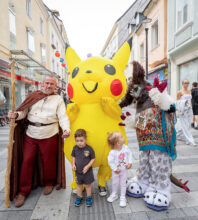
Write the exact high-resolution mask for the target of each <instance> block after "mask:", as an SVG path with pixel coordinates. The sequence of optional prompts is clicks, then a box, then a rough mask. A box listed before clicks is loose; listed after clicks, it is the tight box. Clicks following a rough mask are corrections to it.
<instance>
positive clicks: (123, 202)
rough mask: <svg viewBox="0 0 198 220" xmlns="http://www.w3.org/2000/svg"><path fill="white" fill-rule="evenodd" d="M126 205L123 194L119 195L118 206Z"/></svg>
mask: <svg viewBox="0 0 198 220" xmlns="http://www.w3.org/2000/svg"><path fill="white" fill-rule="evenodd" d="M125 206H126V198H125V196H120V207H125Z"/></svg>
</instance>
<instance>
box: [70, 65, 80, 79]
mask: <svg viewBox="0 0 198 220" xmlns="http://www.w3.org/2000/svg"><path fill="white" fill-rule="evenodd" d="M78 71H79V68H78V67H76V68H75V69H74V70H73V72H72V78H74V77H75V76H76V75H77V74H78Z"/></svg>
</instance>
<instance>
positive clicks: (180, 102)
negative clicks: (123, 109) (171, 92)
mask: <svg viewBox="0 0 198 220" xmlns="http://www.w3.org/2000/svg"><path fill="white" fill-rule="evenodd" d="M182 87H183V89H182V90H181V91H179V92H178V93H177V101H176V108H177V110H178V112H179V117H180V124H181V129H180V130H179V131H178V132H177V138H179V139H182V137H185V139H186V144H190V145H193V146H196V144H195V141H194V138H193V136H192V134H191V132H190V125H191V121H192V107H191V99H192V95H191V91H190V90H189V89H188V87H189V80H187V79H184V80H183V81H182Z"/></svg>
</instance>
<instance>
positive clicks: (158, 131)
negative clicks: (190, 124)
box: [120, 61, 177, 210]
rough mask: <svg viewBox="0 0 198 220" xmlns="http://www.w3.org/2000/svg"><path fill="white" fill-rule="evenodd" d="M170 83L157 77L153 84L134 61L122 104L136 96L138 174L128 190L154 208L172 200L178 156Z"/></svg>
mask: <svg viewBox="0 0 198 220" xmlns="http://www.w3.org/2000/svg"><path fill="white" fill-rule="evenodd" d="M166 86H167V83H165V82H164V83H161V84H159V81H158V79H157V78H156V79H154V83H153V87H152V86H151V84H150V83H149V82H148V81H146V80H145V71H144V69H143V67H142V66H141V65H140V64H139V63H138V62H136V61H134V62H133V76H132V80H131V82H130V84H129V85H128V90H127V93H126V95H125V98H124V99H123V100H122V102H121V103H120V106H121V107H122V108H123V107H125V106H128V105H130V104H131V103H132V102H133V101H134V100H136V120H135V127H136V134H137V140H138V144H139V150H140V154H139V168H138V170H137V176H135V177H134V178H132V179H130V180H129V181H128V188H127V194H128V195H129V196H132V197H136V198H138V197H144V201H145V204H146V205H147V206H148V207H149V208H152V209H154V210H165V209H167V208H168V205H169V203H170V201H171V191H170V186H171V180H170V175H171V171H172V160H175V159H176V156H177V154H176V148H175V145H176V143H175V141H176V131H175V128H174V124H175V120H176V118H175V107H174V102H173V100H172V99H171V97H170V96H169V95H168V93H167V91H166Z"/></svg>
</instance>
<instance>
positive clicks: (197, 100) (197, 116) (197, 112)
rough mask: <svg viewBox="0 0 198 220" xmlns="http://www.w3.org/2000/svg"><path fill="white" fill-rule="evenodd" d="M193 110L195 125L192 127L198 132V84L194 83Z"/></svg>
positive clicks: (192, 92) (192, 91)
mask: <svg viewBox="0 0 198 220" xmlns="http://www.w3.org/2000/svg"><path fill="white" fill-rule="evenodd" d="M191 94H192V110H193V123H192V127H194V129H196V130H198V83H197V82H193V83H192V90H191Z"/></svg>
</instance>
